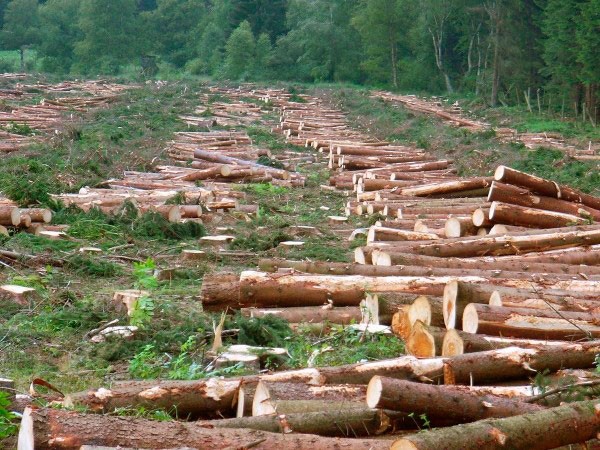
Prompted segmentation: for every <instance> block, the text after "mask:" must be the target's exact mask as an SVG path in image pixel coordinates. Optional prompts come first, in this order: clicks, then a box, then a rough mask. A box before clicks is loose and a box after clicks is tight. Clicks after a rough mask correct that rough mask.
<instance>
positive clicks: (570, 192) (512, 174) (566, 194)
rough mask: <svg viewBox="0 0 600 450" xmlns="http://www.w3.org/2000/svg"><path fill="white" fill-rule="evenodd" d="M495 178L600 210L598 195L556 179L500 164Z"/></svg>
mask: <svg viewBox="0 0 600 450" xmlns="http://www.w3.org/2000/svg"><path fill="white" fill-rule="evenodd" d="M494 179H495V180H497V181H501V182H503V183H506V184H513V185H515V186H520V187H524V188H527V189H529V190H531V191H533V192H536V193H538V194H541V195H546V196H548V197H554V198H559V199H562V200H566V201H569V202H575V203H581V204H583V205H586V206H589V207H590V208H593V209H597V210H600V198H598V197H593V196H591V195H589V194H585V193H583V192H581V191H578V190H576V189H573V188H570V187H568V186H564V185H560V184H557V183H555V182H554V181H550V180H545V179H543V178H540V177H536V176H534V175H530V174H528V173H525V172H519V171H518V170H515V169H511V168H510V167H506V166H499V167H498V168H497V169H496V171H495V172H494Z"/></svg>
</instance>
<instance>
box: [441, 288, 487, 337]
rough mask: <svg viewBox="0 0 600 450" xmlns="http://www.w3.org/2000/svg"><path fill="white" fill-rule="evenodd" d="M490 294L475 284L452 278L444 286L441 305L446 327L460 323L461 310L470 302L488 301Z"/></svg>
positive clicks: (453, 326)
mask: <svg viewBox="0 0 600 450" xmlns="http://www.w3.org/2000/svg"><path fill="white" fill-rule="evenodd" d="M490 296H491V294H490V293H489V291H486V290H481V289H479V288H478V286H477V285H473V284H469V283H463V282H461V281H458V280H452V281H450V282H448V284H446V286H445V287H444V295H443V297H442V299H443V307H442V311H443V314H444V324H445V325H446V328H456V326H457V325H459V326H460V325H462V316H463V311H464V310H465V308H466V306H467V305H468V304H470V303H488V302H489V300H490Z"/></svg>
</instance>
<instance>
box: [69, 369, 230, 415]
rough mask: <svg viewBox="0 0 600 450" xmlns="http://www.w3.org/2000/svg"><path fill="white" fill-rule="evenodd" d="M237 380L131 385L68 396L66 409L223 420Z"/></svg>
mask: <svg viewBox="0 0 600 450" xmlns="http://www.w3.org/2000/svg"><path fill="white" fill-rule="evenodd" d="M239 386H240V381H239V380H220V379H217V378H210V379H208V380H200V381H156V382H153V383H152V384H151V385H150V384H149V383H147V382H139V383H136V382H131V383H127V384H123V385H116V386H114V387H112V388H110V389H105V388H100V389H95V390H94V389H92V390H89V391H85V392H78V393H74V394H70V395H68V396H67V397H66V398H65V400H64V404H65V405H66V406H69V407H71V406H84V407H86V408H88V410H89V411H92V412H96V413H106V412H111V411H114V410H115V409H117V408H137V407H145V408H148V409H159V408H160V409H164V410H166V411H167V412H169V413H172V414H176V415H177V416H178V417H180V418H184V417H188V416H189V417H193V418H198V417H205V418H208V417H222V416H232V415H233V414H234V409H233V408H234V406H235V404H234V401H235V399H236V398H237V391H238V388H239Z"/></svg>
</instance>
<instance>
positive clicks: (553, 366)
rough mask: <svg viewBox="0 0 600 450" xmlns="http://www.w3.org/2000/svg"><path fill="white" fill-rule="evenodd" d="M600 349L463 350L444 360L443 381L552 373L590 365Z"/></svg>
mask: <svg viewBox="0 0 600 450" xmlns="http://www.w3.org/2000/svg"><path fill="white" fill-rule="evenodd" d="M599 351H600V344H598V342H597V341H596V342H589V343H588V342H585V343H579V344H578V343H574V344H571V345H569V346H568V347H566V348H565V347H558V348H545V349H522V348H518V347H507V348H503V349H500V350H491V351H487V352H477V353H466V354H464V355H460V356H455V357H454V358H451V359H448V360H446V362H445V363H444V384H482V383H484V384H485V383H493V382H498V381H499V380H511V379H519V378H525V377H528V376H534V374H535V373H537V372H543V371H544V370H549V371H550V372H555V371H557V370H558V369H561V368H563V367H570V368H574V369H587V368H589V367H592V366H593V364H594V360H595V357H596V354H597V353H598V352H599Z"/></svg>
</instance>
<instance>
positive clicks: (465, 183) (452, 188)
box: [398, 177, 493, 197]
mask: <svg viewBox="0 0 600 450" xmlns="http://www.w3.org/2000/svg"><path fill="white" fill-rule="evenodd" d="M492 181H493V178H491V177H489V178H486V177H480V178H465V179H462V180H457V181H447V182H443V183H434V184H429V185H424V186H417V187H410V188H400V189H398V190H399V193H401V194H402V195H414V196H416V197H429V196H434V195H442V196H443V195H448V194H456V193H463V194H464V193H470V195H464V196H465V197H468V196H471V197H473V196H477V197H478V196H481V195H482V193H483V192H485V193H486V194H487V192H488V190H489V187H490V185H491V184H492Z"/></svg>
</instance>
